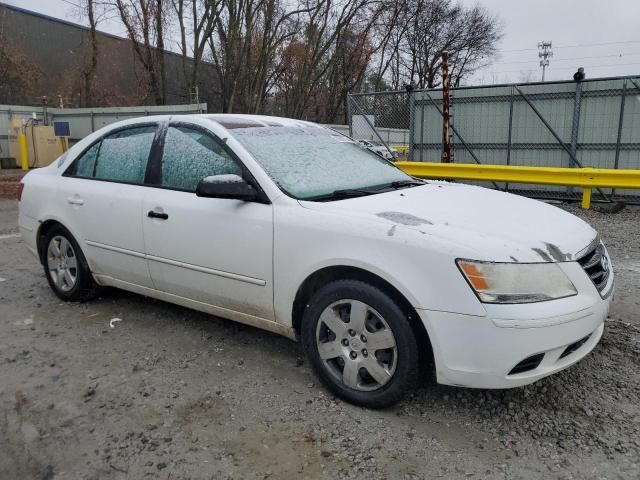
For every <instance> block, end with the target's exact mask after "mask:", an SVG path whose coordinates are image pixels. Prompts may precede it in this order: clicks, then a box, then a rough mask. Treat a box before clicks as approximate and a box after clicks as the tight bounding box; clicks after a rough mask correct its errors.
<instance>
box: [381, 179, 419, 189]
mask: <svg viewBox="0 0 640 480" xmlns="http://www.w3.org/2000/svg"><path fill="white" fill-rule="evenodd" d="M418 185H424V182H423V181H421V180H400V181H397V182H391V183H390V184H389V188H393V189H398V188H405V187H417V186H418Z"/></svg>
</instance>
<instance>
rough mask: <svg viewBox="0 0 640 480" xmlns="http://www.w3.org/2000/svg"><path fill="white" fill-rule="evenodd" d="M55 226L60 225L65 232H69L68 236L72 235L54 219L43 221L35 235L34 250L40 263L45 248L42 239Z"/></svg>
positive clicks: (42, 259)
mask: <svg viewBox="0 0 640 480" xmlns="http://www.w3.org/2000/svg"><path fill="white" fill-rule="evenodd" d="M56 225H60V226H61V227H62V228H64V229H65V230H66V231H67V232H69V234H70V235H73V233H71V231H70V230H69V229H68V228H67V227H66V226H65V225H64V224H63V223H62V222H60V221H59V220H57V219H55V218H50V219H48V220H45V221H43V222H42V223H41V224H40V226H39V227H38V232H37V233H36V248H37V250H38V258H39V259H40V262H41V263H42V262H43V261H44V249H45V248H46V245H44V238H45V237H46V236H47V232H49V230H51V228H52V227H54V226H56ZM74 238H75V236H74ZM76 241H77V239H76Z"/></svg>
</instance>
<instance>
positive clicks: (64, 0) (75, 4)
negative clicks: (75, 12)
mask: <svg viewBox="0 0 640 480" xmlns="http://www.w3.org/2000/svg"><path fill="white" fill-rule="evenodd" d="M60 1H61V2H64V3H66V4H69V5H72V6H74V7H76V8H82V6H80V5H78V4H77V3H73V2H71V1H69V0H60Z"/></svg>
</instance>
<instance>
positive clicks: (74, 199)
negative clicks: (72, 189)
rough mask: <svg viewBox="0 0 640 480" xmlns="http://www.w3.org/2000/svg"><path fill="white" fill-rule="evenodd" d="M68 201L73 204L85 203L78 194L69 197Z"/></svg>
mask: <svg viewBox="0 0 640 480" xmlns="http://www.w3.org/2000/svg"><path fill="white" fill-rule="evenodd" d="M67 202H68V203H70V204H71V205H84V200H82V199H81V198H80V197H79V196H77V195H74V196H73V197H69V198H67Z"/></svg>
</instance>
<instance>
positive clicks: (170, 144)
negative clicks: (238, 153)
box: [162, 127, 242, 192]
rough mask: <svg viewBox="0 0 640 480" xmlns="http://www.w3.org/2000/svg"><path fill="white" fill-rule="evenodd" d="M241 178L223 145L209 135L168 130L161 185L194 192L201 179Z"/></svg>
mask: <svg viewBox="0 0 640 480" xmlns="http://www.w3.org/2000/svg"><path fill="white" fill-rule="evenodd" d="M230 174H233V175H242V171H241V170H240V167H239V166H238V165H237V164H236V162H235V161H233V160H232V159H231V157H230V156H229V154H228V153H227V152H226V151H225V150H224V148H223V147H222V145H220V144H219V143H218V142H216V141H215V140H214V139H213V138H212V137H210V136H209V135H205V134H203V133H200V132H199V131H197V130H193V129H190V128H184V127H169V129H168V130H167V136H166V139H165V142H164V153H163V156H162V185H164V186H167V187H173V188H180V189H183V190H188V191H192V192H193V191H195V190H196V187H197V186H198V183H199V182H200V180H202V179H203V178H205V177H212V176H217V175H230Z"/></svg>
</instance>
